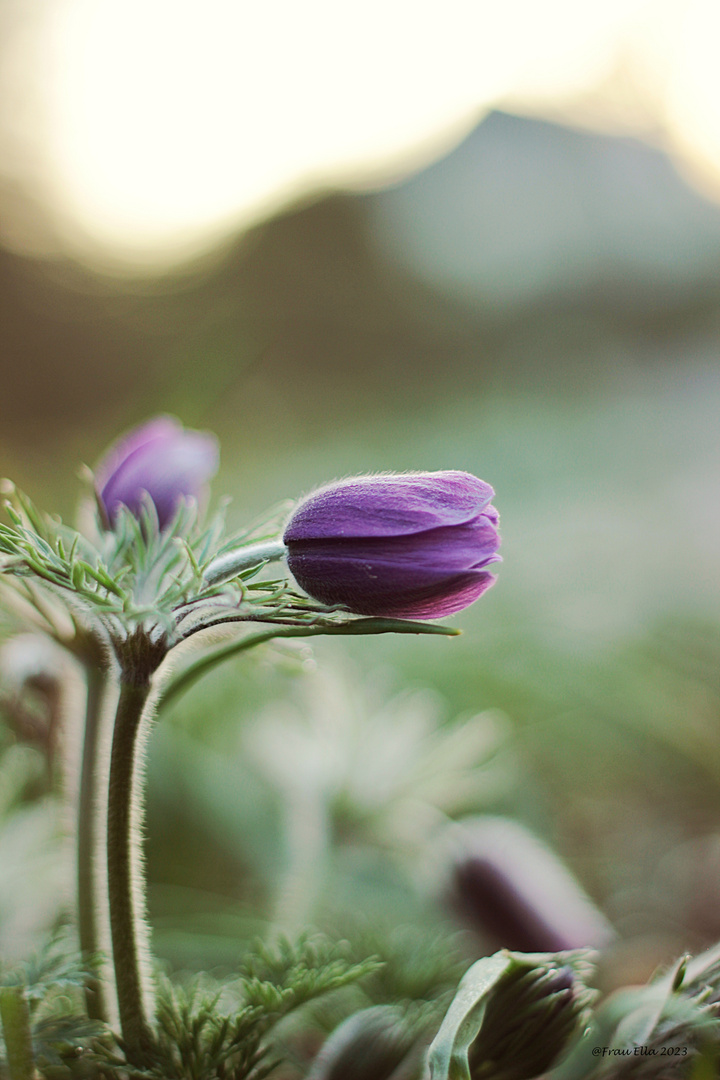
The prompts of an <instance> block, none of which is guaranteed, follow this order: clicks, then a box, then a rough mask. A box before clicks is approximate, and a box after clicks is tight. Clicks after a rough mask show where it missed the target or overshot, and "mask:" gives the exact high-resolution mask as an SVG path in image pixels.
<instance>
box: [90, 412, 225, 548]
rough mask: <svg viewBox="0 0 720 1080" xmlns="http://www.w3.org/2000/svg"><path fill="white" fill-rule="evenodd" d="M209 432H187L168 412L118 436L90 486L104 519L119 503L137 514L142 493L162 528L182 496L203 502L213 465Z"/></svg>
mask: <svg viewBox="0 0 720 1080" xmlns="http://www.w3.org/2000/svg"><path fill="white" fill-rule="evenodd" d="M218 458H219V452H218V444H217V439H216V438H215V436H214V435H210V434H209V433H208V432H204V431H187V430H186V429H185V428H183V426H182V425H181V424H180V423H179V422H178V421H177V420H175V419H174V418H173V417H171V416H158V417H156V418H155V419H153V420H149V421H148V422H147V423H145V424H141V425H140V427H137V428H134V429H133V430H132V431H131V432H129V433H128V434H127V435H125V436H124V437H123V438H122V439H120V440H119V441H118V442H117V443H115V445H114V446H112V447H111V448H110V450H108V452H107V453H106V454H105V456H104V457H103V459H102V461H101V462H100V464H99V465H98V466H97V468H96V470H95V491H96V494H97V498H98V503H99V505H100V506H101V508H102V511H103V512H104V514H105V517H106V519H107V522H108V523H109V524H110V525H114V523H115V521H116V519H117V514H118V510H119V507H120V506H126V507H127V508H128V510H130V511H131V513H133V514H135V515H138V514H139V513H140V509H141V507H142V504H143V499H144V498H145V497H146V494H147V495H149V496H150V498H151V499H152V501H153V503H154V505H155V510H156V511H157V516H158V522H159V524H160V528H161V529H162V528H163V527H164V526H165V525H167V524H168V523H169V522H170V521H171V520H172V517H173V515H174V514H175V511H176V510H177V507H178V504H179V503H180V501H181V500H182V499H195V500H196V501H202V499H203V497H204V496H205V494H206V490H207V484H208V481H209V480H210V479H211V478H212V477H213V476H214V475H215V473H216V472H217V467H218Z"/></svg>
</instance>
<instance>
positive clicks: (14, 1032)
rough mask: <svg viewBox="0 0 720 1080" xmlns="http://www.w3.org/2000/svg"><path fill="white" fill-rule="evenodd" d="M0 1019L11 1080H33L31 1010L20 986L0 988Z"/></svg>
mask: <svg viewBox="0 0 720 1080" xmlns="http://www.w3.org/2000/svg"><path fill="white" fill-rule="evenodd" d="M0 1020H1V1021H2V1031H3V1036H4V1038H5V1056H6V1059H7V1067H8V1073H9V1076H10V1080H33V1076H34V1075H35V1067H34V1065H33V1049H32V1033H31V1030H30V1008H29V1006H28V1002H27V998H26V997H25V992H24V990H23V988H22V986H5V987H2V988H1V989H0Z"/></svg>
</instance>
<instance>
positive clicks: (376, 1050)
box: [308, 1005, 420, 1080]
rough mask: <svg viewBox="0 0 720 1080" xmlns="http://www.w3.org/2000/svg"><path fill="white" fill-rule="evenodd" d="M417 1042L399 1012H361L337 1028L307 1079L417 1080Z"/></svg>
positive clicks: (387, 1009) (378, 1007)
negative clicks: (415, 1043)
mask: <svg viewBox="0 0 720 1080" xmlns="http://www.w3.org/2000/svg"><path fill="white" fill-rule="evenodd" d="M414 1042H415V1040H414V1038H413V1037H412V1035H411V1034H410V1032H409V1031H408V1030H407V1028H406V1027H405V1026H404V1024H403V1020H402V1014H401V1013H400V1011H399V1010H398V1009H395V1008H393V1007H392V1006H391V1005H375V1006H373V1007H372V1008H369V1009H362V1010H361V1011H360V1012H357V1013H354V1014H353V1015H352V1016H349V1017H348V1018H347V1020H344V1021H343V1022H342V1024H340V1025H339V1026H338V1027H337V1028H335V1030H334V1031H333V1033H332V1035H330V1037H329V1038H328V1039H327V1041H326V1043H325V1045H324V1046H323V1047H322V1049H321V1051H320V1053H319V1054H318V1056H317V1058H316V1059H315V1062H314V1064H313V1066H312V1069H311V1070H310V1074H309V1076H308V1080H417V1077H418V1075H419V1072H420V1057H419V1054H418V1053H417V1052H416V1050H415V1047H414Z"/></svg>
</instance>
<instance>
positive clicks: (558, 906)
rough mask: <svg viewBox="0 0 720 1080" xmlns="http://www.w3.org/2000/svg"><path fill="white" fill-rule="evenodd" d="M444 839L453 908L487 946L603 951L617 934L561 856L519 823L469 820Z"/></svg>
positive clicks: (530, 951)
mask: <svg viewBox="0 0 720 1080" xmlns="http://www.w3.org/2000/svg"><path fill="white" fill-rule="evenodd" d="M448 840H449V844H448V846H449V863H450V866H449V871H450V872H449V876H450V883H449V896H448V899H449V900H450V902H451V904H452V906H453V907H454V908H455V909H456V910H457V911H458V913H459V914H460V915H461V916H462V917H463V918H464V919H465V920H466V921H467V922H468V923H469V924H470V925H471V926H472V927H473V928H474V929H476V930H477V931H478V932H479V933H480V934H481V935H482V936H483V938H485V939H486V940H487V941H488V942H489V943H491V944H493V945H496V946H503V947H505V948H507V949H516V950H518V951H522V952H528V953H536V952H564V951H566V950H571V949H581V948H585V947H591V948H596V949H597V948H602V947H603V946H605V945H608V944H609V943H610V942H611V941H612V940H613V938H614V936H615V934H614V931H613V929H612V927H611V926H610V924H609V922H608V921H607V919H606V918H605V916H604V915H603V914H602V912H600V911H599V910H598V909H597V908H596V907H595V905H594V904H593V902H592V900H590V898H589V897H588V896H587V894H586V893H585V892H584V890H583V889H582V887H581V886H580V884H579V882H578V881H577V880H576V879H575V878H574V877H573V875H572V874H571V873H570V871H569V870H568V868H567V867H566V866H565V865H564V863H562V862H561V860H560V859H559V858H558V856H557V855H556V854H555V853H554V852H553V851H551V850H550V848H548V847H547V846H546V845H545V844H543V843H542V842H541V841H540V840H538V839H537V837H535V836H533V835H532V834H531V833H530V832H528V830H527V829H525V828H524V827H523V826H522V825H520V824H518V823H517V822H514V821H510V820H508V819H506V818H499V817H491V816H488V817H484V818H475V819H470V820H468V821H466V822H464V823H461V824H459V825H457V826H453V827H452V828H451V830H450V832H449V835H448Z"/></svg>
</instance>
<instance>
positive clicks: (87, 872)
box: [77, 663, 110, 1021]
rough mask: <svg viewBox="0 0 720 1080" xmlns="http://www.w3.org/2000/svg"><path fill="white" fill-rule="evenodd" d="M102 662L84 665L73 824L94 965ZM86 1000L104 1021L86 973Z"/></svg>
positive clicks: (101, 998) (87, 954)
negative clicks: (82, 720)
mask: <svg viewBox="0 0 720 1080" xmlns="http://www.w3.org/2000/svg"><path fill="white" fill-rule="evenodd" d="M109 675H110V673H109V670H108V666H107V664H102V663H97V664H94V663H88V664H87V665H86V683H87V687H86V689H87V700H86V706H85V731H84V737H83V748H82V763H81V766H80V794H79V799H78V824H77V903H78V933H79V937H80V951H81V953H82V957H83V960H84V961H86V962H88V961H89V962H90V963H93V962H96V960H97V957H98V954H99V952H100V933H99V928H98V920H99V919H100V912H101V910H102V904H103V903H104V897H103V896H102V895H99V894H102V891H103V890H101V889H100V887H99V882H98V877H99V875H100V873H101V872H102V856H101V850H100V844H101V842H102V839H103V832H104V830H103V829H102V828H101V821H102V819H101V817H100V815H101V813H103V810H102V809H101V803H100V799H99V797H98V796H99V790H98V788H99V780H100V776H101V769H100V761H99V744H100V737H101V730H100V729H101V717H102V710H103V705H104V703H105V695H106V691H107V690H108V688H109V681H110V678H109ZM85 1001H86V1004H87V1011H88V1016H89V1017H90V1018H91V1019H93V1020H104V1021H107V1019H108V1013H107V1003H106V1001H105V992H104V989H103V986H102V983H101V981H100V979H99V978H98V977H97V976H96V975H89V976H88V978H87V980H86V983H85Z"/></svg>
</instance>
